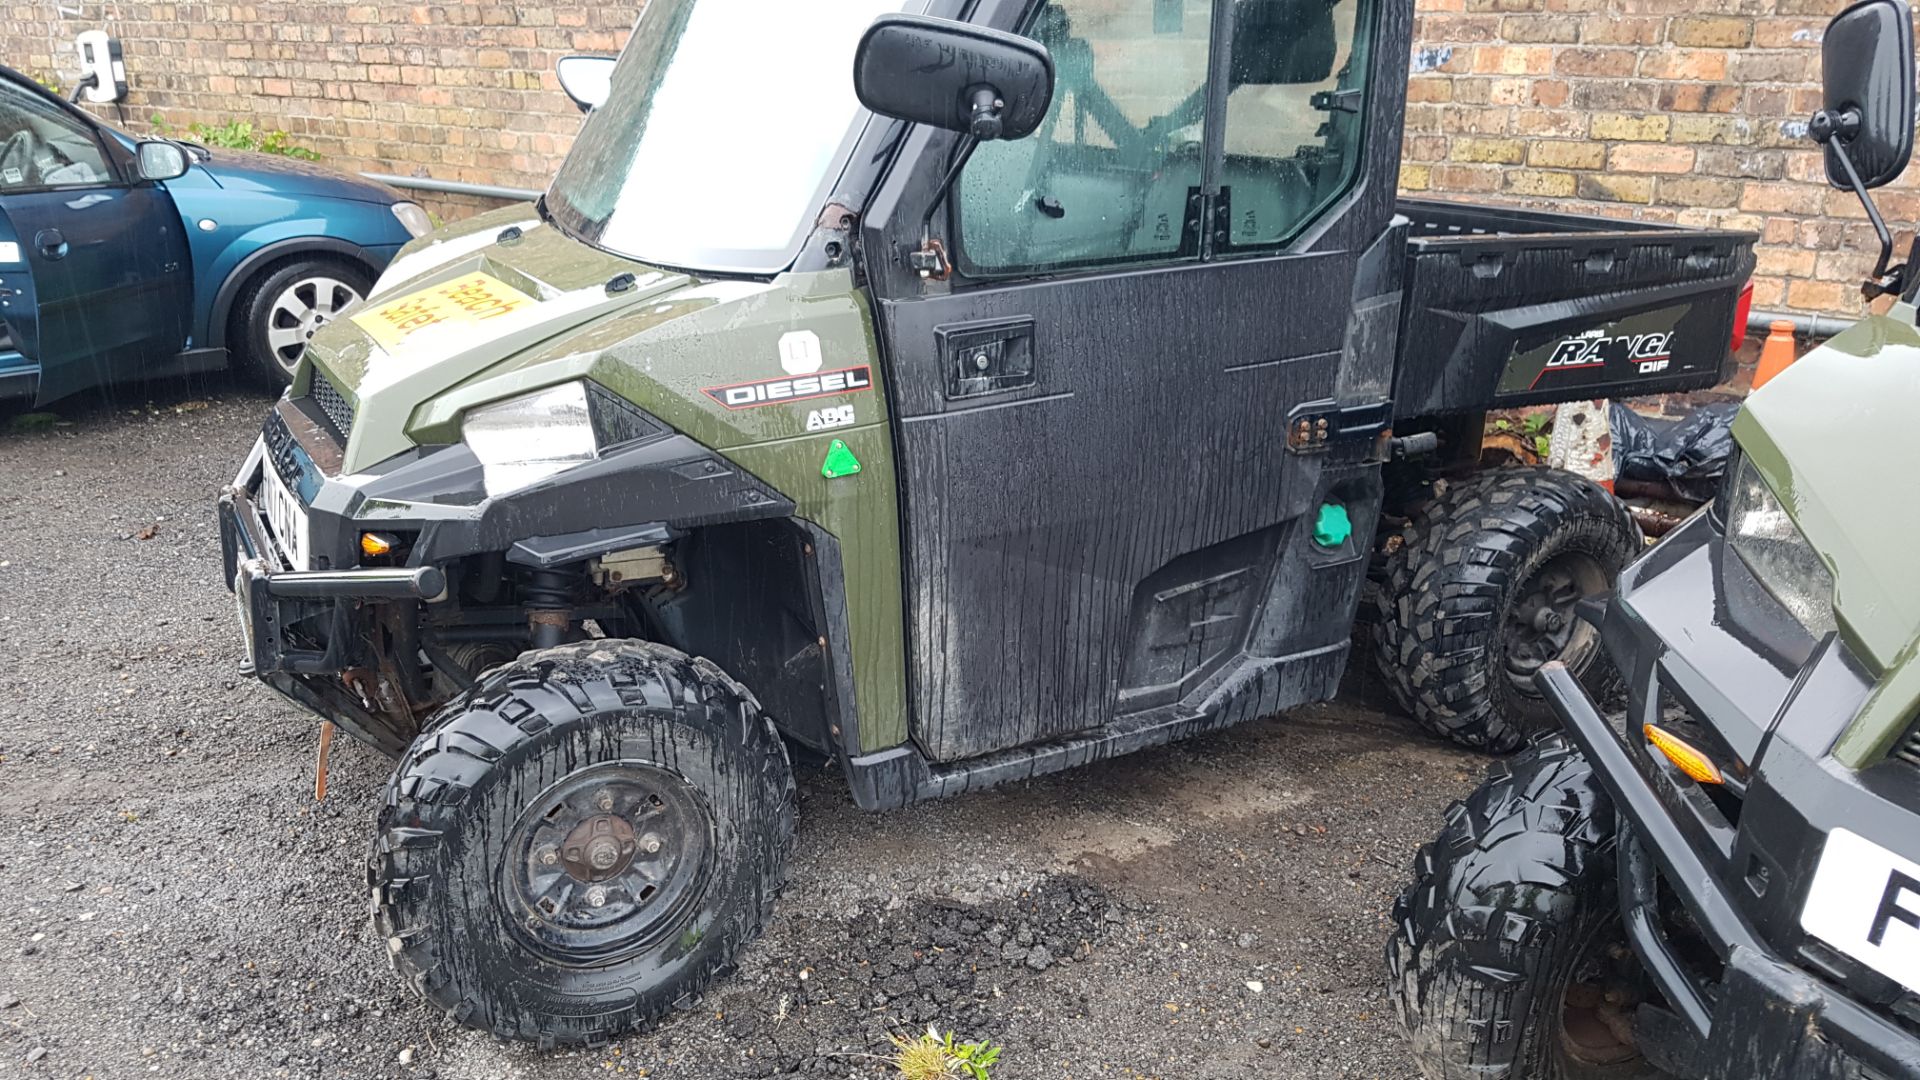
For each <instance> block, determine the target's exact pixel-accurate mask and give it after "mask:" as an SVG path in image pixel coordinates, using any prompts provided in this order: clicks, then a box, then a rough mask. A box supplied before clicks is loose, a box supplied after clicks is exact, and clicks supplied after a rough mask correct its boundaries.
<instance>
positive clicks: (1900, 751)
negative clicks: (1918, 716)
mask: <svg viewBox="0 0 1920 1080" xmlns="http://www.w3.org/2000/svg"><path fill="white" fill-rule="evenodd" d="M1893 756H1894V757H1897V758H1899V759H1900V760H1901V761H1904V762H1906V763H1907V764H1909V765H1912V766H1914V767H1915V768H1920V723H1915V724H1914V725H1913V727H1912V729H1911V730H1909V731H1908V732H1907V734H1906V736H1905V737H1904V738H1902V739H1901V740H1900V742H1899V743H1898V744H1897V745H1896V746H1894V748H1893Z"/></svg>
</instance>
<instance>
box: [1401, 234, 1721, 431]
mask: <svg viewBox="0 0 1920 1080" xmlns="http://www.w3.org/2000/svg"><path fill="white" fill-rule="evenodd" d="M1440 205H1441V204H1433V203H1416V202H1407V203H1403V204H1402V206H1401V212H1402V214H1403V215H1405V216H1407V217H1409V218H1411V219H1412V220H1411V232H1412V234H1413V238H1412V239H1410V240H1409V241H1408V245H1407V267H1406V283H1407V284H1406V296H1405V300H1404V302H1403V305H1402V309H1401V319H1402V324H1401V334H1400V351H1401V355H1400V363H1399V365H1398V371H1397V374H1396V378H1395V384H1394V394H1393V397H1394V412H1395V415H1396V416H1399V417H1412V416H1433V415H1439V414H1444V413H1453V412H1471V411H1478V410H1483V409H1489V408H1508V407H1512V406H1516V405H1529V404H1536V403H1541V402H1557V401H1572V400H1578V399H1585V398H1596V397H1635V396H1639V395H1643V394H1658V393H1667V392H1671V391H1678V390H1698V389H1703V388H1705V387H1709V386H1713V385H1715V384H1716V383H1719V382H1722V381H1724V380H1725V378H1726V377H1727V376H1729V375H1730V374H1731V356H1730V350H1729V345H1730V343H1731V340H1732V336H1733V328H1734V322H1735V320H1736V317H1737V308H1738V306H1739V298H1740V293H1741V290H1742V289H1743V288H1744V287H1745V285H1746V282H1747V278H1748V277H1749V276H1750V275H1751V274H1752V272H1753V243H1754V240H1755V239H1756V238H1755V237H1754V236H1753V234H1751V233H1741V232H1729V231H1709V230H1690V229H1680V228H1675V227H1671V226H1659V225H1654V226H1640V225H1638V224H1637V223H1620V222H1610V221H1607V220H1606V219H1601V218H1589V217H1578V216H1574V215H1558V214H1549V213H1542V212H1538V211H1509V210H1499V209H1495V208H1486V209H1485V210H1484V211H1482V210H1480V209H1479V208H1474V207H1468V206H1464V205H1458V204H1456V205H1451V206H1446V207H1445V209H1444V210H1441V209H1439V207H1440ZM1476 224H1478V225H1480V226H1481V227H1482V228H1484V229H1485V231H1483V232H1476V231H1474V226H1475V225H1476ZM1511 229H1528V230H1533V231H1528V232H1524V233H1516V232H1509V231H1501V230H1511ZM1547 230H1555V231H1547Z"/></svg>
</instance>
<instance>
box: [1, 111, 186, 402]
mask: <svg viewBox="0 0 1920 1080" xmlns="http://www.w3.org/2000/svg"><path fill="white" fill-rule="evenodd" d="M132 169H133V166H132V161H131V155H130V154H128V153H126V152H125V151H124V149H123V148H121V147H119V146H118V145H110V144H109V142H108V137H107V136H105V134H104V133H103V132H101V131H100V130H99V129H98V128H97V127H95V125H94V124H93V123H92V122H91V121H89V120H87V119H86V118H85V117H84V116H82V115H80V114H78V113H77V112H75V111H74V110H72V109H70V108H69V107H68V106H66V105H64V104H63V103H61V102H59V101H57V100H55V99H52V98H50V97H49V96H47V95H44V94H42V93H40V92H39V91H38V90H36V89H29V88H27V87H25V86H23V85H21V84H19V83H16V82H13V81H10V80H0V215H4V216H5V218H6V223H7V227H8V230H10V231H11V233H12V241H11V242H12V244H13V246H12V247H11V248H9V247H6V246H5V245H0V257H11V258H12V260H13V261H11V262H6V261H4V259H3V258H0V278H8V279H13V278H17V277H18V276H19V272H20V271H21V270H23V269H24V271H25V275H26V278H27V281H25V282H24V283H16V284H24V285H26V286H27V288H28V289H30V290H31V291H30V293H29V292H28V291H27V289H21V288H17V287H15V288H13V292H14V294H15V295H13V296H10V297H7V298H6V299H7V300H8V301H9V302H8V303H7V304H5V305H0V318H4V319H5V321H6V324H7V329H8V331H9V333H10V336H11V337H12V338H13V340H14V343H15V347H16V348H17V349H18V350H19V351H20V352H21V353H23V354H24V355H25V356H26V357H27V358H28V359H30V360H34V361H37V362H38V363H39V365H40V384H39V394H38V400H40V401H42V402H46V401H51V400H53V399H55V398H58V397H63V396H65V395H67V394H70V393H72V392H74V391H76V390H81V389H84V388H86V387H88V386H94V385H100V384H105V383H110V382H112V381H114V380H116V379H120V378H127V377H134V376H137V375H138V374H139V373H140V371H141V369H142V368H143V367H145V366H147V365H149V364H151V363H152V362H154V361H157V360H159V359H163V358H165V357H168V356H171V355H173V354H174V353H175V352H178V351H179V350H180V349H181V348H182V347H183V346H184V345H185V344H186V337H187V327H188V319H189V317H190V315H191V309H192V304H193V274H192V270H191V265H190V263H189V260H188V252H187V243H186V236H185V235H184V233H185V228H184V226H183V225H182V223H181V221H180V215H179V213H178V211H176V210H175V209H174V205H173V198H172V197H171V196H170V195H168V194H167V191H166V189H165V188H164V187H162V186H160V185H159V184H154V183H145V182H139V181H137V180H135V179H134V178H133V171H132Z"/></svg>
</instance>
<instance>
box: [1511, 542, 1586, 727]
mask: <svg viewBox="0 0 1920 1080" xmlns="http://www.w3.org/2000/svg"><path fill="white" fill-rule="evenodd" d="M1606 590H1607V573H1606V571H1605V570H1604V569H1602V568H1601V566H1600V563H1599V560H1597V559H1595V558H1594V557H1593V556H1591V555H1588V554H1587V553H1586V552H1583V551H1563V552H1561V553H1560V554H1558V555H1555V556H1554V557H1553V558H1551V559H1548V560H1547V561H1546V562H1544V563H1542V564H1541V565H1540V567H1539V568H1538V569H1536V570H1535V571H1534V572H1533V573H1532V574H1531V575H1529V576H1528V577H1527V580H1526V581H1525V582H1524V583H1522V584H1521V586H1520V590H1519V592H1518V594H1517V595H1516V596H1515V598H1514V601H1513V603H1512V604H1510V605H1508V607H1507V617H1506V625H1505V626H1504V627H1503V629H1504V631H1505V635H1504V637H1505V641H1504V645H1505V653H1506V656H1505V663H1506V672H1507V678H1508V679H1509V680H1510V681H1511V682H1512V683H1513V685H1514V686H1515V687H1516V688H1518V689H1519V690H1521V691H1523V692H1525V693H1528V694H1536V695H1537V694H1538V693H1539V691H1538V690H1536V689H1534V685H1533V677H1534V675H1536V674H1538V673H1539V671H1540V667H1541V665H1543V664H1545V663H1547V662H1548V661H1549V660H1559V661H1561V662H1562V663H1564V664H1566V665H1567V666H1568V667H1569V668H1572V669H1573V670H1574V671H1575V672H1576V673H1577V672H1580V671H1582V670H1584V669H1585V667H1586V665H1587V662H1588V661H1589V660H1590V659H1592V657H1593V654H1594V650H1595V649H1596V647H1597V646H1598V644H1599V635H1598V634H1597V633H1595V631H1594V629H1593V627H1591V626H1589V625H1587V623H1586V622H1585V621H1583V620H1582V619H1581V618H1580V617H1579V615H1578V613H1577V612H1576V611H1575V610H1574V609H1575V607H1576V605H1578V604H1579V602H1580V601H1581V600H1584V599H1586V598H1587V597H1589V596H1598V595H1600V594H1601V593H1603V592H1605V591H1606Z"/></svg>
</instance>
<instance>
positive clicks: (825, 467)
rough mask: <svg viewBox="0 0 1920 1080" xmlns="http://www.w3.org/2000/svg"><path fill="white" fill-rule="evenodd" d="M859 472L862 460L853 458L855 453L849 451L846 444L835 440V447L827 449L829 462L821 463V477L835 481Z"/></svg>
mask: <svg viewBox="0 0 1920 1080" xmlns="http://www.w3.org/2000/svg"><path fill="white" fill-rule="evenodd" d="M859 471H860V459H859V458H857V457H854V456H853V451H851V450H849V449H847V444H846V443H844V442H841V441H840V440H839V439H835V440H833V445H831V446H829V447H827V460H825V461H823V462H821V463H820V475H821V476H824V477H826V478H827V479H829V480H835V479H838V478H840V477H842V476H852V475H853V474H854V473H857V472H859Z"/></svg>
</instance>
